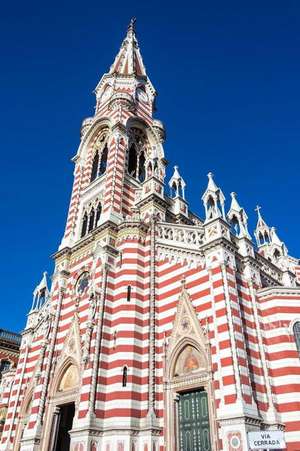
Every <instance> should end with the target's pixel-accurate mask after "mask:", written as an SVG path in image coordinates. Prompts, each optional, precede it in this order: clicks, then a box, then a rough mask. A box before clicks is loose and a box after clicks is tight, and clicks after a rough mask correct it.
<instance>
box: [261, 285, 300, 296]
mask: <svg viewBox="0 0 300 451" xmlns="http://www.w3.org/2000/svg"><path fill="white" fill-rule="evenodd" d="M257 294H258V296H259V297H260V298H261V299H264V298H265V297H269V296H272V295H273V296H276V295H280V296H283V295H287V296H297V297H299V296H300V287H285V286H280V285H277V286H275V287H266V288H261V289H259V290H257Z"/></svg>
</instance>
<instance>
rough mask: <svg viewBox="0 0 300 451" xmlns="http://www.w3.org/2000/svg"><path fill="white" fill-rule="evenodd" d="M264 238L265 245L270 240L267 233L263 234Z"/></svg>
mask: <svg viewBox="0 0 300 451" xmlns="http://www.w3.org/2000/svg"><path fill="white" fill-rule="evenodd" d="M264 238H265V243H269V242H270V238H269V235H268V234H267V232H265V235H264Z"/></svg>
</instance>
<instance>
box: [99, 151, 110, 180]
mask: <svg viewBox="0 0 300 451" xmlns="http://www.w3.org/2000/svg"><path fill="white" fill-rule="evenodd" d="M107 155H108V149H107V146H105V147H104V149H103V150H102V154H101V161H100V168H99V175H102V174H104V172H105V171H106V166H107Z"/></svg>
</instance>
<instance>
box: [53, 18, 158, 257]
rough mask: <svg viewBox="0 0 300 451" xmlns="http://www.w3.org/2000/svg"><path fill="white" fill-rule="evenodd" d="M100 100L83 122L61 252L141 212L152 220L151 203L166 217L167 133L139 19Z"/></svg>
mask: <svg viewBox="0 0 300 451" xmlns="http://www.w3.org/2000/svg"><path fill="white" fill-rule="evenodd" d="M95 94H96V109H95V115H94V116H93V117H89V118H87V119H85V120H84V121H83V123H82V127H81V140H80V145H79V148H78V151H77V153H76V155H75V156H74V158H73V162H74V164H75V169H74V184H73V191H72V196H71V202H70V207H69V212H68V218H67V224H66V228H65V233H64V237H63V240H62V242H61V245H60V249H63V248H66V247H72V245H73V244H74V243H77V242H78V241H79V240H81V239H82V238H84V237H85V236H86V235H87V234H88V233H90V232H91V231H92V230H94V229H96V228H97V227H99V226H101V225H103V224H108V223H111V224H115V225H117V224H119V223H120V222H121V221H122V220H124V219H125V218H128V217H131V216H132V215H133V214H135V213H136V212H137V211H138V212H139V214H140V215H141V216H142V217H143V216H145V215H147V212H149V208H148V207H149V205H148V204H149V202H150V203H151V208H150V210H151V213H152V214H156V215H158V216H159V217H160V218H161V219H163V218H164V216H165V210H166V205H164V192H163V190H164V185H163V182H164V177H165V167H166V160H165V159H164V151H163V142H164V138H165V132H164V127H163V125H162V123H161V122H160V121H159V120H157V119H154V118H153V112H154V110H155V97H156V91H155V89H154V87H153V85H152V83H151V81H150V79H149V77H148V75H147V73H146V69H145V66H144V63H143V59H142V56H141V53H140V49H139V44H138V41H137V37H136V32H135V19H131V21H130V24H129V26H128V29H127V34H126V37H125V39H124V40H123V42H122V44H121V47H120V50H119V52H118V54H117V56H116V58H115V60H114V62H113V64H112V66H111V67H110V70H109V72H107V73H105V74H104V75H103V76H102V78H101V79H100V81H99V83H98V84H97V86H96V89H95ZM146 198H147V202H146V204H147V206H146V207H145V199H146ZM142 201H143V202H142ZM138 204H139V205H138Z"/></svg>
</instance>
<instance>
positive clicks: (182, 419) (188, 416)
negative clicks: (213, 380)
mask: <svg viewBox="0 0 300 451" xmlns="http://www.w3.org/2000/svg"><path fill="white" fill-rule="evenodd" d="M179 449H180V451H211V446H210V435H209V415H208V404H207V393H206V392H205V391H192V392H188V393H182V394H180V395H179Z"/></svg>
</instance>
